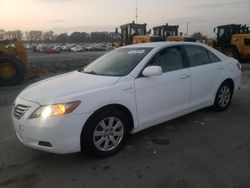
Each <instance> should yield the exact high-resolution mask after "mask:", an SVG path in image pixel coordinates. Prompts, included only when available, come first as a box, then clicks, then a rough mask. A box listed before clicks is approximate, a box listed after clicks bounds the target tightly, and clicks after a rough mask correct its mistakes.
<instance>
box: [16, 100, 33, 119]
mask: <svg viewBox="0 0 250 188" xmlns="http://www.w3.org/2000/svg"><path fill="white" fill-rule="evenodd" d="M29 109H30V106H25V105H23V104H18V105H16V106H15V107H14V109H13V115H14V116H15V117H16V118H17V119H21V118H22V117H23V115H24V114H25V113H26V112H27V111H28V110H29Z"/></svg>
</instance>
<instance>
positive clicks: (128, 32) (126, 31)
mask: <svg viewBox="0 0 250 188" xmlns="http://www.w3.org/2000/svg"><path fill="white" fill-rule="evenodd" d="M120 28H121V44H120V45H121V46H125V45H130V44H137V43H146V42H157V41H163V38H162V37H160V36H149V35H150V33H151V31H150V30H149V31H147V24H146V23H144V24H138V23H135V22H132V23H128V24H124V25H121V26H120Z"/></svg>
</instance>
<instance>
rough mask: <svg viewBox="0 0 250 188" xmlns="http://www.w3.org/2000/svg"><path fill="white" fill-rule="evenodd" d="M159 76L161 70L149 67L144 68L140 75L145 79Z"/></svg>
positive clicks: (158, 67) (157, 67)
mask: <svg viewBox="0 0 250 188" xmlns="http://www.w3.org/2000/svg"><path fill="white" fill-rule="evenodd" d="M161 74H162V68H161V67H160V66H149V67H146V68H145V69H144V70H143V72H142V75H143V76H146V77H150V76H158V75H161Z"/></svg>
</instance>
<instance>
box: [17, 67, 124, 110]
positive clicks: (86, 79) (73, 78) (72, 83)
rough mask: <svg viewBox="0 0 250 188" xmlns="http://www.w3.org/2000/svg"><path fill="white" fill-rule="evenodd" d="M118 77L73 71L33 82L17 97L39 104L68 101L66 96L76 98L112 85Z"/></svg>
mask: <svg viewBox="0 0 250 188" xmlns="http://www.w3.org/2000/svg"><path fill="white" fill-rule="evenodd" d="M119 78H120V77H110V76H98V75H92V74H86V73H82V72H78V71H74V72H70V73H66V74H62V75H59V76H55V77H51V78H48V79H45V80H42V81H39V82H37V83H34V84H32V85H30V86H28V87H27V88H26V89H24V90H23V91H22V92H21V93H20V94H19V97H21V98H23V99H25V100H28V101H32V102H36V103H39V104H41V105H44V104H48V103H56V102H59V103H60V102H69V101H66V100H67V99H68V98H74V99H76V98H77V97H80V96H81V95H83V94H84V93H89V92H92V91H98V90H101V89H102V88H107V87H112V86H113V85H114V84H115V83H116V82H117V81H118V80H119Z"/></svg>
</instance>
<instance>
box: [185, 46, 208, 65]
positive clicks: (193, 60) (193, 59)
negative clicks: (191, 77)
mask: <svg viewBox="0 0 250 188" xmlns="http://www.w3.org/2000/svg"><path fill="white" fill-rule="evenodd" d="M184 47H185V50H186V53H187V56H188V59H189V63H190V66H199V65H204V64H208V63H210V60H209V57H208V53H207V50H206V49H204V48H202V47H199V46H184Z"/></svg>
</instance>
